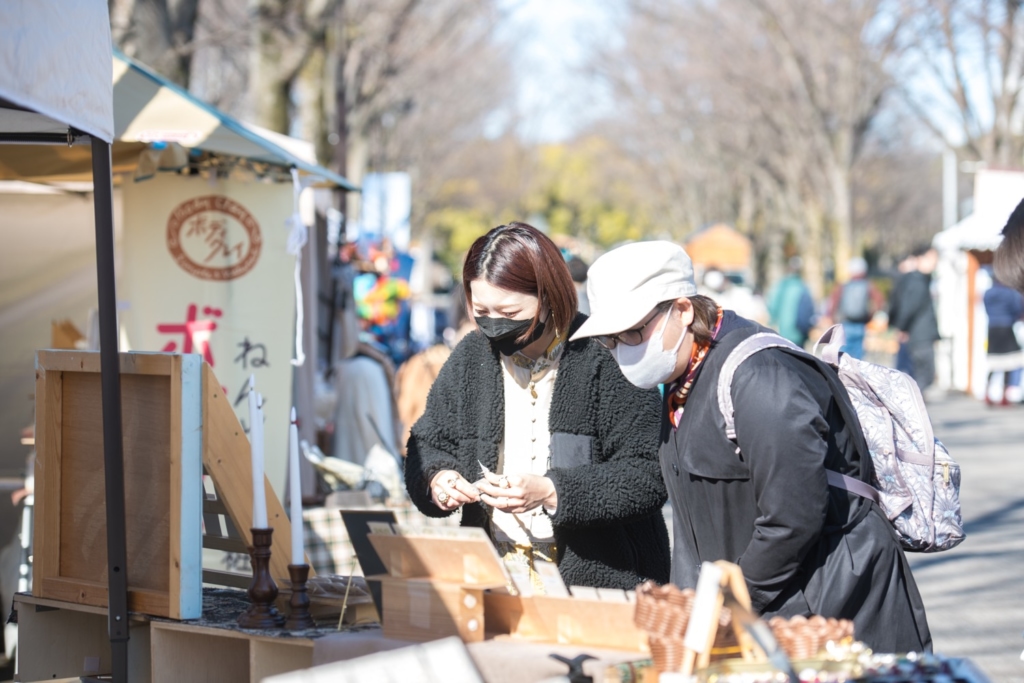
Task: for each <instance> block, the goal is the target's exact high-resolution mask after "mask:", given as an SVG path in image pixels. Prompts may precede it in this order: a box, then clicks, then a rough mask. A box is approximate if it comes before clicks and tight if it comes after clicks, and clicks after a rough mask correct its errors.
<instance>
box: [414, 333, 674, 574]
mask: <svg viewBox="0 0 1024 683" xmlns="http://www.w3.org/2000/svg"><path fill="white" fill-rule="evenodd" d="M584 320H586V317H585V316H583V315H579V316H577V317H576V320H575V321H574V322H573V325H572V328H571V331H575V330H576V329H577V328H578V327H579V326H580V325H581V324H582V323H583V321H584ZM501 373H502V367H501V362H500V359H499V357H498V354H497V352H496V351H494V350H493V349H492V348H491V345H490V343H489V342H488V341H487V339H486V338H485V337H484V336H483V335H482V334H480V333H479V332H477V331H474V332H471V333H470V334H468V335H467V336H466V337H465V339H463V340H462V342H461V343H460V344H459V345H458V346H457V347H456V348H455V350H454V351H453V352H452V355H451V357H450V358H449V359H448V361H447V362H446V363H445V365H444V367H443V368H442V369H441V373H440V374H439V375H438V377H437V380H436V381H435V382H434V385H433V387H432V388H431V390H430V394H429V396H428V398H427V408H426V412H425V413H424V414H423V417H421V418H420V419H419V420H418V421H417V422H416V424H415V425H413V427H412V433H411V435H410V437H409V444H408V455H407V457H406V462H405V481H406V486H407V487H408V490H409V496H410V497H411V498H412V500H413V502H414V503H415V504H416V506H417V507H418V508H419V509H420V510H421V511H422V512H423V513H424V514H426V515H428V516H431V517H444V516H447V515H449V514H451V513H450V512H445V511H443V510H441V509H440V508H438V507H437V506H436V505H434V503H433V501H432V500H431V499H430V493H429V491H428V488H429V483H430V480H431V478H433V476H434V475H435V474H437V473H438V472H439V471H441V470H446V469H451V470H456V471H458V472H459V473H460V474H462V476H463V477H465V478H466V479H468V480H469V481H476V480H477V479H478V478H479V473H480V466H479V465H478V464H477V461H478V460H479V461H480V462H481V463H483V464H484V465H486V466H487V467H488V468H489V469H491V470H497V468H498V445H499V444H500V443H501V441H502V439H503V437H504V428H505V418H504V414H505V394H504V388H503V383H502V375H501ZM659 421H660V398H659V394H658V392H657V390H653V389H652V390H642V389H638V388H636V387H634V386H633V385H632V384H630V383H629V381H628V380H626V378H624V377H623V376H622V373H621V372H620V371H619V367H618V365H617V364H616V363H615V360H614V359H613V358H612V357H611V354H610V353H608V351H606V350H605V349H604V348H602V347H601V346H600V345H599V344H598V343H597V342H595V341H593V340H592V339H581V340H579V341H575V342H567V343H566V346H565V349H564V351H563V352H562V358H561V360H560V361H559V365H558V375H557V377H556V378H555V388H554V395H553V396H552V402H551V413H550V415H549V416H548V428H549V429H550V430H551V469H550V470H549V471H548V472H547V474H546V476H547V477H549V478H550V479H551V480H552V481H553V482H554V484H555V488H556V490H557V491H558V509H557V511H556V513H555V514H554V515H552V517H551V522H552V526H553V527H554V532H555V542H556V544H557V546H558V568H559V571H560V572H561V574H562V578H563V579H564V580H565V582H566V584H569V585H581V586H598V587H608V588H622V589H632V588H635V587H636V585H637V584H638V583H641V582H643V581H644V580H646V579H654V580H656V581H658V582H659V583H666V582H667V581H668V579H669V567H670V563H671V560H670V558H671V556H670V552H669V543H668V532H667V530H666V528H665V521H664V519H663V518H662V515H661V507H662V505H663V504H664V503H665V500H666V497H667V494H666V492H665V484H664V482H663V480H662V477H661V473H660V467H659V464H658V446H659ZM488 522H489V508H488V507H487V506H486V505H484V504H482V503H472V504H469V505H466V506H464V507H463V512H462V524H463V526H478V527H483V528H485V529H488V531H489V527H490V525H489V523H488Z"/></svg>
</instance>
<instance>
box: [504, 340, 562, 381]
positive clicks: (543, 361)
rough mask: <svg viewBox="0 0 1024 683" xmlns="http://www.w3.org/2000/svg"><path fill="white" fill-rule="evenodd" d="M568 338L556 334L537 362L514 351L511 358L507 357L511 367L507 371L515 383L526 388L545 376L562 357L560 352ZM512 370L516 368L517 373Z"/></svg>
mask: <svg viewBox="0 0 1024 683" xmlns="http://www.w3.org/2000/svg"><path fill="white" fill-rule="evenodd" d="M568 336H569V335H568V334H564V333H562V332H556V333H555V338H554V339H552V340H551V344H549V345H548V348H547V349H545V351H544V353H542V354H541V355H540V358H538V359H537V360H533V359H532V358H529V357H527V356H526V355H524V354H523V353H522V352H521V351H516V352H515V353H514V354H512V355H511V356H507V358H508V361H509V362H510V363H511V366H512V367H510V368H509V370H510V371H511V372H512V376H513V377H514V378H515V380H516V382H517V383H518V384H520V385H521V386H526V385H527V384H529V383H530V382H536V381H537V380H539V379H540V378H541V377H543V376H544V375H546V374H547V372H548V370H550V369H551V368H552V367H554V366H555V365H557V364H558V361H559V359H560V358H561V357H562V350H563V349H564V348H565V340H566V339H567V338H568ZM512 368H516V369H517V370H519V372H516V371H513V370H512Z"/></svg>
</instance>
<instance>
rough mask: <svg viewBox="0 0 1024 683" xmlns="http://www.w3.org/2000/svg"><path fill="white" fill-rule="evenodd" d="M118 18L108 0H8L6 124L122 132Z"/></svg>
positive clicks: (2, 55)
mask: <svg viewBox="0 0 1024 683" xmlns="http://www.w3.org/2000/svg"><path fill="white" fill-rule="evenodd" d="M110 55H111V47H110V19H109V17H108V15H107V5H106V3H105V2H102V1H101V0H87V1H85V2H74V3H68V2H61V0H7V1H6V2H4V3H0V100H2V101H0V131H3V132H4V133H6V134H20V135H38V134H53V135H59V136H66V135H67V134H68V130H69V128H70V129H74V130H78V131H81V132H82V133H84V134H87V135H91V136H94V137H97V138H99V139H101V140H103V141H104V142H108V143H109V142H110V141H111V140H113V138H114V102H113V97H112V87H111V83H112V81H111V79H110V66H109V65H110Z"/></svg>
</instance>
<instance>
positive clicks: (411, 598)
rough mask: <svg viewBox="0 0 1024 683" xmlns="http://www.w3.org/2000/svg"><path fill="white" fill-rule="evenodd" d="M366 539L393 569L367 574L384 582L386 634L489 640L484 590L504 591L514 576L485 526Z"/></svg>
mask: <svg viewBox="0 0 1024 683" xmlns="http://www.w3.org/2000/svg"><path fill="white" fill-rule="evenodd" d="M434 534H440V535H434ZM367 538H369V539H370V542H371V543H372V544H373V548H374V550H375V551H376V552H377V556H378V557H380V559H381V562H383V563H384V566H385V567H386V568H387V571H388V573H387V574H384V575H381V576H372V577H367V578H371V579H378V580H380V581H381V585H382V588H383V606H384V610H383V611H384V613H383V614H382V615H381V622H382V625H383V627H384V635H386V636H388V637H392V638H402V639H405V640H415V641H427V640H436V639H438V638H444V637H446V636H458V637H459V638H461V639H462V640H463V641H465V642H478V641H481V640H483V639H484V630H485V629H484V626H485V623H484V591H485V590H487V589H489V588H497V589H502V590H504V589H505V588H506V586H507V585H508V583H509V577H508V575H507V573H506V572H505V567H504V565H503V564H502V563H501V559H500V558H499V557H498V554H497V551H496V550H495V549H494V546H493V545H492V544H491V542H490V540H489V539H488V538H487V536H486V534H484V532H483V530H481V529H446V530H443V531H439V530H434V531H432V532H428V533H426V534H425V535H416V534H410V533H402V534H399V535H386V534H370V535H369V536H367Z"/></svg>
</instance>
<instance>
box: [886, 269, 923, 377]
mask: <svg viewBox="0 0 1024 683" xmlns="http://www.w3.org/2000/svg"><path fill="white" fill-rule="evenodd" d="M916 270H917V257H916V256H914V255H913V254H907V255H906V256H904V257H903V259H902V260H901V261H900V262H899V265H897V266H896V271H897V275H896V277H895V278H893V283H892V290H891V291H890V292H889V326H890V327H892V321H893V319H894V318H896V317H898V315H899V305H900V301H901V299H902V297H903V295H902V290H903V286H904V283H905V281H906V276H907V274H908V273H913V272H914V271H916ZM902 336H903V335H901V334H897V341H898V343H899V347H898V348H897V350H896V369H897V370H899V371H900V372H905V373H906V374H908V375H910V376H911V377H913V376H914V364H913V363H912V362H911V360H910V345H909V344H908V343H907V342H906V340H905V339H902V338H901V337H902Z"/></svg>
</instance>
